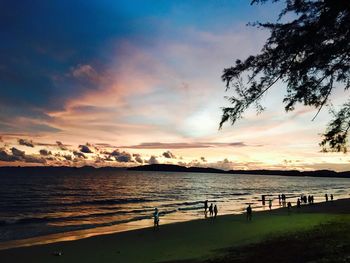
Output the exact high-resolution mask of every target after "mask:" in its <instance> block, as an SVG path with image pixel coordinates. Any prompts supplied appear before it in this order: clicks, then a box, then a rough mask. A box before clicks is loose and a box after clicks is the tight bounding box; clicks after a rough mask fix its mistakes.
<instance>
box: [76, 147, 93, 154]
mask: <svg viewBox="0 0 350 263" xmlns="http://www.w3.org/2000/svg"><path fill="white" fill-rule="evenodd" d="M79 149H80V151H81V152H82V153H93V152H92V151H91V150H90V148H89V146H87V145H79Z"/></svg>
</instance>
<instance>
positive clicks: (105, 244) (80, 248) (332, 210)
mask: <svg viewBox="0 0 350 263" xmlns="http://www.w3.org/2000/svg"><path fill="white" fill-rule="evenodd" d="M349 219H350V199H342V200H336V201H333V202H327V203H319V204H314V205H307V206H303V207H302V208H300V209H297V208H296V207H293V208H292V211H291V213H288V210H287V209H286V208H281V209H276V210H272V211H264V212H256V213H253V220H252V221H251V222H248V221H247V220H246V218H245V215H225V216H219V217H217V218H216V219H215V220H211V219H199V220H193V221H189V222H183V223H174V224H168V225H161V226H160V228H159V230H157V231H154V230H153V228H146V229H139V230H132V231H127V232H122V233H116V234H108V235H100V236H94V237H90V238H86V239H80V240H75V241H66V242H59V243H52V244H47V245H38V246H30V247H22V248H14V249H7V250H1V251H0V262H1V263H10V262H11V263H13V262H36V263H40V262H67V263H69V262H128V263H130V262H135V263H136V262H144V263H145V262H167V261H169V262H170V261H180V260H205V259H209V258H215V257H219V256H221V255H223V254H225V253H226V251H227V249H231V248H234V247H238V246H243V245H249V244H253V243H258V242H260V241H262V240H265V239H267V238H271V237H275V236H276V237H277V236H281V235H286V234H287V233H293V232H295V231H307V230H310V229H312V228H313V227H315V226H319V225H320V224H325V223H329V222H341V221H348V220H349ZM55 251H61V252H62V253H63V254H62V255H61V256H55V255H53V253H54V252H55ZM189 262H190V261H189Z"/></svg>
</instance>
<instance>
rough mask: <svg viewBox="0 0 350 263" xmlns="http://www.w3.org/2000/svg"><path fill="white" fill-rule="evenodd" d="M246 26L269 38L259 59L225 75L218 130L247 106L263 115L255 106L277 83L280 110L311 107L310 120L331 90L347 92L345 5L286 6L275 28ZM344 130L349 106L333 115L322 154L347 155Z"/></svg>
mask: <svg viewBox="0 0 350 263" xmlns="http://www.w3.org/2000/svg"><path fill="white" fill-rule="evenodd" d="M267 1H269V0H254V1H252V2H251V4H252V5H253V4H263V3H265V2H267ZM270 1H272V2H278V1H280V0H270ZM290 14H292V15H291V16H288V17H289V19H288V17H287V16H286V15H290ZM291 17H292V18H291ZM282 20H288V21H287V22H282ZM251 25H253V26H257V27H261V28H265V29H268V30H269V31H270V36H269V38H268V39H267V41H266V43H265V45H264V46H263V48H262V50H261V52H260V53H259V54H258V55H256V56H249V57H248V58H247V59H245V60H244V61H241V60H236V63H235V65H234V66H232V67H230V68H226V69H224V73H223V75H222V79H223V81H225V82H226V91H227V90H229V89H233V90H234V95H233V96H231V97H228V100H229V101H230V102H231V104H232V106H231V107H226V108H223V114H222V120H221V122H220V128H222V125H223V124H224V123H225V122H226V121H231V123H232V125H233V124H234V123H235V122H236V121H237V120H238V119H240V118H242V114H243V113H244V111H245V110H246V109H247V108H248V107H250V106H251V105H255V106H256V107H257V110H258V111H260V110H262V109H263V108H262V107H261V105H260V103H259V100H260V99H261V97H262V96H263V95H264V93H265V92H266V91H267V90H268V89H270V88H271V86H273V85H274V84H275V83H276V82H277V81H282V82H283V83H285V84H286V95H285V98H284V99H283V102H284V103H285V110H286V111H287V112H288V111H292V110H294V107H295V105H296V104H297V103H302V104H304V105H306V106H313V107H315V108H316V109H317V110H316V114H315V117H314V119H315V118H316V116H317V115H318V113H319V112H320V111H321V109H322V108H323V107H324V106H325V105H327V106H330V104H329V97H330V95H331V94H332V92H333V91H334V89H335V88H342V89H344V91H345V90H347V89H349V87H350V1H348V0H285V5H284V9H282V11H281V12H280V14H279V18H278V20H277V22H276V23H260V22H256V23H253V24H251ZM349 129H350V101H348V102H346V103H344V104H343V105H342V107H341V108H340V110H338V111H335V110H333V118H332V120H331V121H330V123H329V124H328V126H327V129H326V131H325V133H324V134H323V140H322V142H321V143H320V145H321V146H322V148H323V150H324V151H329V150H330V151H338V152H340V151H343V152H346V150H347V135H348V131H349Z"/></svg>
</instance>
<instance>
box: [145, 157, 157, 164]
mask: <svg viewBox="0 0 350 263" xmlns="http://www.w3.org/2000/svg"><path fill="white" fill-rule="evenodd" d="M147 163H148V164H159V162H158V160H157V157H155V156H154V155H152V156H151V158H149V160H148V161H147Z"/></svg>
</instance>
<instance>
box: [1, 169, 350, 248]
mask: <svg viewBox="0 0 350 263" xmlns="http://www.w3.org/2000/svg"><path fill="white" fill-rule="evenodd" d="M282 193H283V194H285V195H286V196H287V201H288V202H289V201H290V202H291V203H292V204H295V203H296V200H297V198H298V197H300V195H302V194H304V195H314V198H315V202H322V201H324V200H325V194H326V193H327V194H328V195H330V194H333V195H334V199H340V198H348V197H349V194H350V179H343V178H318V177H291V176H267V175H248V174H242V175H239V174H215V173H177V172H142V171H128V170H116V171H113V172H108V173H95V172H91V173H89V174H86V173H84V174H79V170H78V169H77V172H76V174H73V175H72V174H69V175H66V174H59V175H57V174H54V175H53V174H52V175H51V174H38V175H27V174H18V175H12V174H8V175H1V176H0V249H6V248H11V247H18V246H29V245H33V244H42V243H50V242H56V241H63V240H74V239H79V238H84V237H88V236H93V235H100V234H105V233H114V232H121V231H127V230H132V229H138V228H145V227H151V226H152V225H153V221H152V213H153V211H154V209H155V208H158V210H159V211H160V225H162V224H169V223H175V222H182V221H188V220H194V219H201V218H204V208H203V207H204V201H205V200H208V202H209V204H210V203H213V204H216V205H217V207H218V210H219V212H218V214H219V215H225V214H242V213H243V212H244V211H245V208H246V207H247V205H248V204H251V205H252V207H253V211H260V210H267V209H269V208H268V206H267V204H266V205H263V204H262V201H261V198H262V195H266V200H269V199H272V200H273V202H272V208H273V209H275V208H279V207H280V206H281V205H280V203H279V202H278V195H279V194H282Z"/></svg>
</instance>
